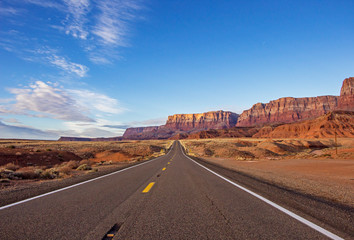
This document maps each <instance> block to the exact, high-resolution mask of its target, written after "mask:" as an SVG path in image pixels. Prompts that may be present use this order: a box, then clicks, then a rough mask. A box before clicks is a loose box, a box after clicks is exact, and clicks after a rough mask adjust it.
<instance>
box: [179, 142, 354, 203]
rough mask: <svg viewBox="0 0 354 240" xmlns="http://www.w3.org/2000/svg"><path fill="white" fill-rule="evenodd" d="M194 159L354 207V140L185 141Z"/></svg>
mask: <svg viewBox="0 0 354 240" xmlns="http://www.w3.org/2000/svg"><path fill="white" fill-rule="evenodd" d="M181 142H182V144H183V145H184V146H185V147H186V148H187V151H188V153H189V154H190V155H192V156H196V157H201V158H204V159H206V160H207V161H210V162H213V163H216V164H219V165H221V166H223V167H226V168H230V169H235V170H237V171H241V172H244V173H247V174H250V175H253V176H256V177H258V178H261V179H264V180H266V181H270V182H272V183H275V184H277V185H281V186H285V187H287V188H290V189H294V190H296V191H300V192H304V193H308V194H311V195H314V196H318V197H321V198H325V199H329V200H331V201H336V202H339V203H343V204H346V205H351V206H354V202H353V199H354V174H353V173H354V139H353V138H343V139H339V140H338V147H337V153H338V154H336V145H335V142H334V140H331V139H318V140H304V139H277V140H269V139H239V140H238V139H212V140H210V139H208V140H182V141H181Z"/></svg>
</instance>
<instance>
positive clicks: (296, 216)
mask: <svg viewBox="0 0 354 240" xmlns="http://www.w3.org/2000/svg"><path fill="white" fill-rule="evenodd" d="M180 147H181V145H180ZM181 148H182V147H181ZM181 150H182V153H183V155H184V156H185V157H187V158H188V159H189V160H191V161H192V162H194V163H195V164H197V165H199V166H200V167H202V168H204V169H206V170H208V171H209V172H211V173H212V174H214V175H216V176H218V177H219V178H221V179H223V180H225V181H226V182H229V183H231V184H232V185H234V186H235V187H238V188H240V189H242V190H243V191H245V192H247V193H249V194H251V195H253V196H254V197H256V198H258V199H260V200H262V201H263V202H266V203H267V204H269V205H271V206H272V207H275V208H276V209H278V210H280V211H282V212H283V213H285V214H287V215H289V216H290V217H292V218H295V219H296V220H298V221H299V222H301V223H303V224H305V225H307V226H309V227H310V228H312V229H314V230H316V231H318V232H320V233H322V234H323V235H325V236H327V237H329V238H331V239H334V240H344V239H343V238H341V237H339V236H337V235H335V234H334V233H331V232H330V231H328V230H326V229H324V228H322V227H320V226H318V225H316V224H314V223H312V222H310V221H308V220H306V219H305V218H303V217H300V216H299V215H297V214H295V213H293V212H291V211H289V210H287V209H285V208H283V207H281V206H279V205H278V204H276V203H274V202H272V201H270V200H268V199H266V198H264V197H262V196H261V195H258V194H257V193H254V192H252V191H251V190H248V189H247V188H245V187H242V186H240V185H238V184H237V183H234V182H233V181H231V180H229V179H227V178H225V177H223V176H221V175H220V174H218V173H216V172H214V171H212V170H210V169H209V168H207V167H205V166H203V165H201V164H200V163H198V162H196V161H195V160H193V159H191V158H190V157H188V156H187V155H186V154H185V153H184V151H183V149H181Z"/></svg>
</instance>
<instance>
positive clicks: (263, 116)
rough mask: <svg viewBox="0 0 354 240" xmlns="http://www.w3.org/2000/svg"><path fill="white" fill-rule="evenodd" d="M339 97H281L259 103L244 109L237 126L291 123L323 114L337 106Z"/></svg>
mask: <svg viewBox="0 0 354 240" xmlns="http://www.w3.org/2000/svg"><path fill="white" fill-rule="evenodd" d="M337 102H338V97H336V96H321V97H309V98H292V97H286V98H279V99H277V100H274V101H270V102H269V103H265V104H264V103H257V104H255V105H253V106H252V108H251V109H249V110H245V111H243V113H242V114H241V115H240V117H239V119H238V122H237V126H252V125H259V124H264V123H290V122H294V121H298V120H305V119H310V118H314V117H318V116H321V115H323V114H326V113H327V112H330V111H333V110H335V109H336V107H337Z"/></svg>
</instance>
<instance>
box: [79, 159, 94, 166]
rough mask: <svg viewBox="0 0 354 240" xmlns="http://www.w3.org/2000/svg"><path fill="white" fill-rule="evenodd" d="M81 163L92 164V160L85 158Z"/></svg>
mask: <svg viewBox="0 0 354 240" xmlns="http://www.w3.org/2000/svg"><path fill="white" fill-rule="evenodd" d="M79 164H80V165H83V164H86V165H88V166H91V165H92V161H91V160H89V159H85V160H81V161H80V163H79Z"/></svg>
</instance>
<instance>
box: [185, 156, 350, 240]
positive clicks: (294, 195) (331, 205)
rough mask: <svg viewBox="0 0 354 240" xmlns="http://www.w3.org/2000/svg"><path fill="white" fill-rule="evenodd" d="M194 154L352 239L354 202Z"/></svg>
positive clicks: (219, 170) (286, 205) (241, 182)
mask: <svg viewBox="0 0 354 240" xmlns="http://www.w3.org/2000/svg"><path fill="white" fill-rule="evenodd" d="M191 158H193V159H194V160H196V161H197V162H199V163H200V164H202V165H204V166H206V167H208V168H209V169H211V170H213V171H215V172H217V173H219V174H221V175H222V176H224V177H226V178H228V179H231V180H233V181H235V182H237V183H238V184H240V185H242V186H244V187H246V188H248V189H250V190H251V191H253V192H256V193H258V194H260V195H262V196H263V197H265V198H267V199H269V200H271V201H273V202H275V203H277V204H279V205H281V206H283V207H285V208H287V209H288V210H290V211H292V212H295V213H296V214H298V215H300V216H302V217H304V218H306V219H308V220H310V221H312V222H314V223H316V224H317V225H319V226H321V227H323V228H325V229H327V230H329V231H332V232H337V233H338V232H340V233H341V235H343V234H344V236H345V239H353V236H354V225H353V224H352V223H353V221H354V206H352V205H348V204H343V203H339V202H336V201H332V200H329V199H326V198H323V197H318V196H315V195H312V194H309V193H306V192H304V191H297V190H296V189H293V188H290V187H287V186H285V185H283V184H281V183H280V182H277V183H275V182H273V181H270V180H267V179H265V178H262V177H259V176H256V175H255V174H254V173H251V172H247V173H246V172H244V171H240V170H237V169H235V168H231V167H228V166H226V164H224V163H223V164H220V163H216V162H215V161H214V162H212V161H210V160H206V159H202V158H197V157H191ZM270 174H272V173H270Z"/></svg>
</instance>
